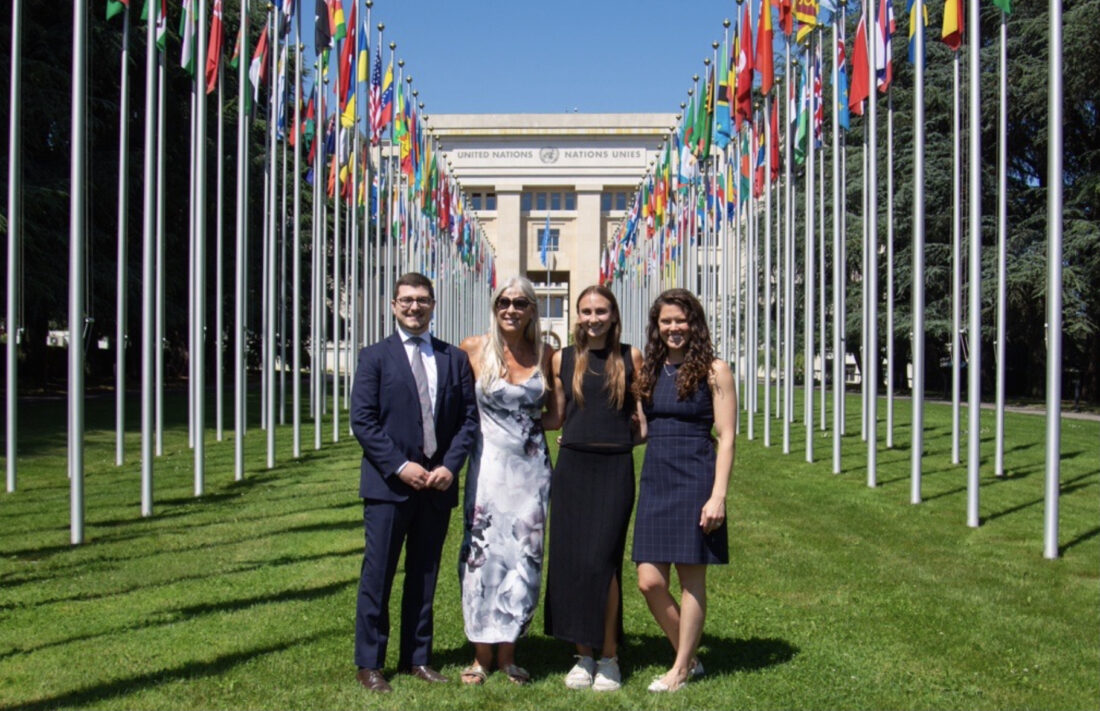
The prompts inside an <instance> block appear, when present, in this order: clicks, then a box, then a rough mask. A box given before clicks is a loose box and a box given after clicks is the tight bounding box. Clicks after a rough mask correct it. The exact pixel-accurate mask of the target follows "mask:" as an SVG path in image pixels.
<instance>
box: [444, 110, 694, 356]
mask: <svg viewBox="0 0 1100 711" xmlns="http://www.w3.org/2000/svg"><path fill="white" fill-rule="evenodd" d="M428 125H429V126H430V127H431V129H432V132H433V134H434V135H435V136H436V137H437V138H438V139H439V142H440V147H441V150H442V152H443V154H444V156H445V157H446V160H447V162H448V164H449V165H450V168H451V171H452V172H453V174H454V175H455V177H456V178H457V179H458V181H459V182H460V183H461V184H462V187H463V190H464V191H465V193H466V194H467V196H469V198H470V207H472V208H473V210H474V211H475V213H476V215H477V217H478V220H479V222H480V223H481V226H482V228H483V229H484V231H485V235H486V237H487V238H488V239H489V241H490V242H491V243H492V245H493V248H494V250H495V252H496V265H497V275H498V279H507V278H508V277H510V276H513V275H516V274H518V275H522V276H525V277H527V278H528V279H530V280H531V281H532V282H533V283H534V284H535V288H536V291H537V293H538V295H539V312H540V314H542V315H543V317H544V318H546V319H547V322H546V323H544V329H546V330H548V331H551V332H552V333H554V334H555V335H556V336H557V339H558V340H559V341H560V343H561V344H565V343H567V342H568V333H569V329H570V328H571V324H570V320H569V319H570V311H571V304H572V302H573V300H574V299H575V298H576V295H577V294H578V293H579V292H580V291H581V290H582V289H583V288H584V287H586V286H588V285H589V284H594V283H596V282H597V281H598V277H599V263H600V254H601V251H602V250H603V247H604V245H605V244H607V241H608V240H609V239H611V238H612V237H613V236H614V232H615V229H616V226H617V225H618V224H619V222H620V221H621V220H622V219H623V217H624V216H625V215H626V212H627V208H628V206H629V205H628V202H629V200H630V199H631V197H632V196H633V195H634V192H635V190H636V189H637V187H638V185H639V183H640V182H641V180H642V178H643V176H644V175H645V174H646V172H647V170H648V169H649V168H650V167H651V164H652V163H653V162H655V160H656V157H657V152H658V149H659V148H660V147H661V145H662V141H663V140H664V139H665V137H666V136H668V135H669V131H670V129H672V128H673V127H674V126H675V125H676V116H675V115H674V114H433V115H432V116H431V117H430V118H429V120H428ZM547 225H549V232H548V239H546V240H545V244H543V241H544V240H543V234H545V233H547ZM552 340H553V338H552Z"/></svg>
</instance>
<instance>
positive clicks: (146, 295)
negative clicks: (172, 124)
mask: <svg viewBox="0 0 1100 711" xmlns="http://www.w3.org/2000/svg"><path fill="white" fill-rule="evenodd" d="M159 11H160V8H159V7H156V6H154V7H153V8H152V9H151V12H150V13H149V17H148V20H147V25H146V28H145V40H146V42H145V151H144V155H145V166H144V168H145V177H144V185H143V199H142V218H143V219H142V260H141V296H142V299H141V302H142V303H141V515H142V516H152V515H153V437H154V432H153V414H154V413H153V398H154V397H155V393H154V391H153V375H154V373H153V366H154V364H153V353H154V350H155V348H156V341H155V340H154V339H155V336H154V329H155V325H154V323H153V321H154V313H153V307H154V305H155V302H154V296H155V295H154V287H155V285H154V274H153V271H154V262H155V256H156V255H155V253H154V249H155V239H156V235H155V231H156V227H157V224H156V217H157V205H156V202H155V200H156V192H155V188H156V172H155V171H156V166H155V163H154V158H155V153H156V146H157V143H156V141H157V136H158V134H159V133H160V132H159V131H158V130H157V128H158V122H157V100H158V94H159V91H158V87H157V85H158V82H157V65H158V64H159V60H160V51H159V50H158V49H157V39H156V24H157V18H158V16H159V14H160V13H159Z"/></svg>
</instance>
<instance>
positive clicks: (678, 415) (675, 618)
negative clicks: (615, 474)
mask: <svg viewBox="0 0 1100 711" xmlns="http://www.w3.org/2000/svg"><path fill="white" fill-rule="evenodd" d="M634 389H635V394H636V395H637V397H638V400H639V401H640V402H641V404H642V406H643V409H644V411H645V416H646V421H647V424H648V428H649V443H648V445H647V447H646V453H645V461H644V463H643V464H642V477H641V484H640V487H639V488H640V492H639V495H638V514H637V516H636V518H635V520H634V549H633V554H634V561H635V562H636V563H637V564H638V587H639V588H641V591H642V593H643V594H644V595H645V599H646V603H648V605H649V610H650V612H652V613H653V617H654V618H655V619H656V620H657V624H659V625H660V626H661V629H662V630H663V631H664V633H665V635H666V636H667V637H668V639H669V641H670V642H671V643H672V648H673V649H674V650H676V660H675V662H674V663H673V665H672V668H671V669H669V670H668V671H667V672H666V673H665V674H664V675H663V676H661V677H658V678H657V679H654V681H653V683H652V684H650V686H649V690H650V691H676V690H678V689H679V688H681V687H682V686H683V685H684V682H686V681H687V680H688V678H689V677H690V676H698V675H699V674H701V673H702V664H700V663H699V661H698V659H696V657H695V650H696V649H697V648H698V646H699V639H700V637H701V636H702V634H703V622H704V620H705V618H706V610H707V588H706V582H707V566H708V565H714V564H722V563H728V562H729V551H728V545H729V543H728V540H727V533H726V489H727V485H728V483H729V476H730V470H731V469H732V468H733V454H734V427H735V424H736V417H737V391H736V389H735V386H734V382H733V374H732V372H731V371H730V367H729V365H728V364H727V363H726V362H724V361H721V360H718V359H716V358H715V357H714V347H713V346H712V345H711V341H710V331H709V329H708V328H707V320H706V314H704V312H703V307H702V305H701V304H700V303H699V300H698V299H696V298H695V296H694V295H693V294H692V293H691V292H689V291H687V290H685V289H669V290H668V291H665V292H664V293H662V294H661V295H660V296H658V297H657V300H656V301H655V302H654V303H653V306H652V308H650V310H649V325H648V328H647V329H646V347H645V362H644V363H643V365H642V367H641V368H640V369H639V372H638V378H637V380H636V381H635V385H634ZM712 427H713V429H714V433H715V434H716V435H717V443H716V442H715V439H714V437H713V436H712V435H711V428H712ZM673 565H675V566H676V574H677V575H678V576H679V578H680V588H681V590H682V595H681V600H680V602H679V604H678V603H677V601H676V600H675V598H673V597H672V594H671V592H670V590H669V579H670V576H671V568H672V566H673Z"/></svg>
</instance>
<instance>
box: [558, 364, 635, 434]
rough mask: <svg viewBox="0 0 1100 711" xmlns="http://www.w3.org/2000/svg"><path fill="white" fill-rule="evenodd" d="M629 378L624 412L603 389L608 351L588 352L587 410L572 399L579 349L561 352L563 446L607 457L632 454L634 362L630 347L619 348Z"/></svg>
mask: <svg viewBox="0 0 1100 711" xmlns="http://www.w3.org/2000/svg"><path fill="white" fill-rule="evenodd" d="M619 351H620V353H621V354H622V359H623V368H624V370H625V373H624V375H625V377H626V393H625V395H624V397H623V406H622V408H621V409H615V408H614V407H613V406H612V405H611V403H610V402H609V393H608V391H607V389H606V388H605V387H604V369H605V368H606V366H607V354H608V351H607V349H606V348H604V349H601V350H591V349H590V350H589V351H588V367H587V369H586V372H585V374H584V380H583V381H582V382H581V392H582V393H583V394H584V407H580V406H579V405H578V404H577V402H576V401H575V400H574V399H573V371H574V369H575V367H576V363H577V349H576V347H575V346H568V347H567V348H564V349H562V352H561V384H562V389H563V390H564V391H565V423H564V424H563V425H562V429H561V446H563V447H568V448H570V449H578V450H583V451H588V452H602V453H606V454H613V453H621V452H629V451H630V450H631V449H632V448H633V446H634V445H633V442H632V441H631V440H632V435H631V431H630V420H631V416H632V415H633V414H634V409H635V408H634V395H633V394H632V393H631V391H630V388H631V385H633V383H634V360H633V359H632V358H631V357H630V346H629V345H628V344H626V343H622V344H620V345H619Z"/></svg>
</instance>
